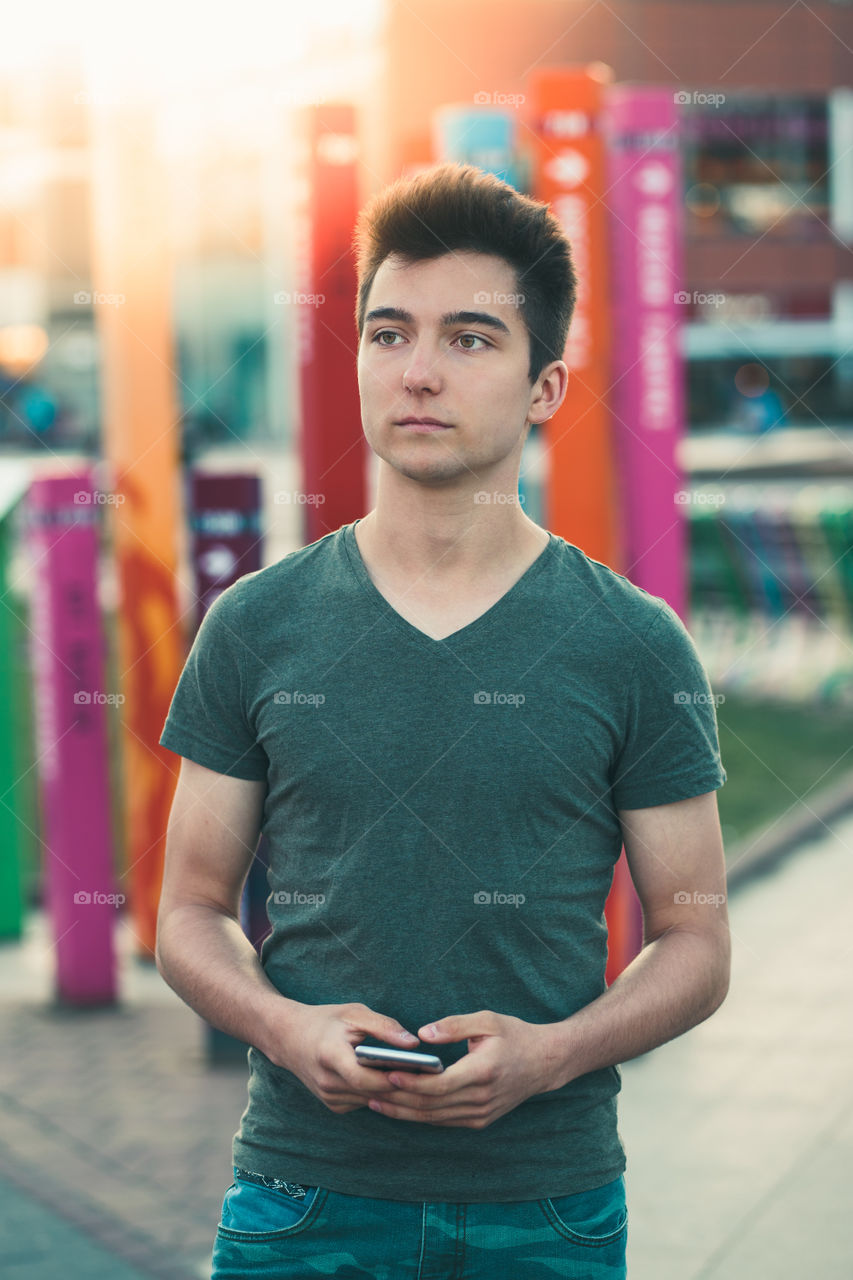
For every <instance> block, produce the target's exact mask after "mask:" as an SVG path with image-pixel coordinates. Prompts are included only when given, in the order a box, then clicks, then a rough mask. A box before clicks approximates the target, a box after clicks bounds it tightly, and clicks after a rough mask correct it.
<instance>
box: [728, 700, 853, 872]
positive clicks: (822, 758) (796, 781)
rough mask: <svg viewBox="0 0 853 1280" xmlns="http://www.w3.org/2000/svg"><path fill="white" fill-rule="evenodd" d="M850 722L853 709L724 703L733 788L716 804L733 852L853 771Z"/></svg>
mask: <svg viewBox="0 0 853 1280" xmlns="http://www.w3.org/2000/svg"><path fill="white" fill-rule="evenodd" d="M851 720H853V718H852V717H851V714H850V708H849V706H848V707H842V708H839V709H838V710H831V709H827V708H823V707H820V708H817V707H795V706H785V705H781V704H779V703H768V702H749V701H747V700H746V699H744V698H742V697H737V696H734V695H729V694H727V695H726V700H725V702H722V703H720V704H719V705H718V706H717V723H718V726H719V732H720V751H721V754H722V758H723V765H724V767H725V770H726V773H727V774H728V781H727V782H726V784H725V786H724V787H722V788H721V789H720V790H719V791H718V792H717V796H718V802H719V807H720V822H721V824H722V827H723V837H724V839H725V842H726V846H727V848H728V849H731V848H732V847H733V846H734V845H735V844H736V843H737V842H738V841H740V840H742V839H744V838H745V837H747V836H752V835H756V834H758V833H759V832H760V831H762V830H763V829H764V828H765V827H767V826H768V825H769V824H770V823H771V822H773V821H774V820H775V819H776V818H778V817H779V816H780V815H781V814H783V813H784V812H785V811H786V810H788V809H790V807H791V806H792V805H795V804H797V802H798V801H799V800H800V799H801V798H802V799H805V800H809V799H810V800H812V801H813V800H814V798H815V797H816V796H817V794H818V793H819V792H820V791H822V790H823V789H824V788H825V787H827V786H830V785H831V784H832V783H835V782H838V781H839V780H840V779H841V778H842V777H843V776H844V775H845V774H849V773H850V772H851V771H853V723H851Z"/></svg>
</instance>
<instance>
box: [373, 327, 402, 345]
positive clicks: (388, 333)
mask: <svg viewBox="0 0 853 1280" xmlns="http://www.w3.org/2000/svg"><path fill="white" fill-rule="evenodd" d="M400 336H401V335H400V334H399V333H394V331H393V330H392V329H380V330H379V332H378V333H374V335H373V337H372V338H371V339H370V341H371V342H375V343H377V345H378V346H380V347H393V346H395V345H396V344H395V343H393V342H380V341H379V339H380V338H399V337H400Z"/></svg>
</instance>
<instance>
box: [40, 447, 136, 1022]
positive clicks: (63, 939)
mask: <svg viewBox="0 0 853 1280" xmlns="http://www.w3.org/2000/svg"><path fill="white" fill-rule="evenodd" d="M109 499H110V495H107V494H103V493H101V492H100V491H98V490H94V489H93V488H92V481H91V476H90V474H89V473H88V472H86V471H81V472H79V473H77V474H72V475H62V476H50V477H44V478H40V479H37V480H35V481H34V482H33V485H32V488H31V490H30V497H29V518H30V529H31V545H32V550H33V558H34V570H33V573H34V579H33V596H32V606H33V608H32V619H31V627H32V632H33V637H32V663H33V672H34V676H35V703H36V739H37V748H38V769H39V792H40V798H41V806H42V820H43V830H44V846H45V848H44V864H43V866H44V888H45V900H46V905H47V909H48V912H49V915H50V923H51V932H52V935H53V938H54V943H55V965H56V969H55V974H56V980H55V993H56V997H57V999H59V1000H61V1001H64V1002H67V1003H69V1004H74V1005H89V1004H104V1003H111V1002H112V1001H114V1000H115V998H116V957H115V948H114V939H113V935H114V930H115V925H116V920H117V909H118V907H119V906H121V904H122V903H123V902H124V897H123V895H122V894H121V893H120V892H118V891H117V889H116V885H115V878H114V873H113V857H112V853H113V850H112V831H111V825H110V794H109V773H108V768H107V722H106V714H107V706H108V705H109V703H110V702H111V701H116V702H117V701H118V700H119V698H120V697H121V695H120V694H117V693H116V692H115V691H113V690H109V689H106V688H105V685H104V635H103V629H102V626H101V616H100V611H99V608H98V600H97V550H98V507H99V505H100V503H101V502H102V501H108V500H109Z"/></svg>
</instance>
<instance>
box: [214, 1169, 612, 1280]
mask: <svg viewBox="0 0 853 1280" xmlns="http://www.w3.org/2000/svg"><path fill="white" fill-rule="evenodd" d="M627 1232H628V1214H627V1210H626V1207H625V1179H624V1175H622V1176H620V1177H618V1178H616V1179H615V1180H614V1181H613V1182H610V1183H608V1184H607V1185H606V1186H604V1187H597V1188H596V1189H595V1190H594V1191H582V1192H580V1193H579V1194H578V1195H573V1196H559V1197H557V1198H556V1199H551V1200H514V1201H510V1202H507V1203H491V1204H446V1203H439V1204H425V1203H420V1202H415V1201H411V1200H372V1199H367V1198H365V1197H362V1196H349V1195H342V1194H341V1193H340V1192H337V1191H328V1190H326V1189H325V1188H323V1187H302V1186H300V1185H299V1184H298V1183H291V1182H282V1181H281V1180H279V1179H274V1178H264V1177H263V1176H262V1175H260V1174H255V1173H247V1172H246V1171H245V1170H242V1169H236V1168H235V1170H234V1182H233V1183H232V1184H231V1186H230V1187H229V1188H228V1190H227V1191H226V1193H225V1199H224V1201H223V1205H222V1221H221V1223H220V1225H219V1230H218V1231H217V1234H216V1244H215V1247H214V1251H213V1272H212V1277H211V1280H246V1277H253V1276H259V1277H265V1278H266V1280H273V1277H275V1280H297V1277H298V1280H310V1277H316V1276H337V1277H339V1280H554V1278H555V1277H556V1276H567V1277H570V1280H571V1278H573V1280H625V1277H626V1274H627V1273H626V1270H625V1244H626V1240H627Z"/></svg>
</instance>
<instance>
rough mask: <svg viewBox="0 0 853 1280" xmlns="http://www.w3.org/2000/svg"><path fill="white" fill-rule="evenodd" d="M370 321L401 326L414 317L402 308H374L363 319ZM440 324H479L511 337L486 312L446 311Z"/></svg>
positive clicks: (499, 323)
mask: <svg viewBox="0 0 853 1280" xmlns="http://www.w3.org/2000/svg"><path fill="white" fill-rule="evenodd" d="M372 320H399V321H400V323H401V324H414V323H415V317H414V316H413V315H412V313H411V311H405V310H404V309H403V308H402V307H374V308H373V310H372V311H368V313H367V315H366V316H365V317H364V323H365V324H370V322H371V321H372ZM440 324H441V327H442V328H443V329H449V328H450V327H451V325H454V324H481V325H485V327H486V328H488V329H496V330H497V331H498V332H499V333H505V334H506V335H507V336H508V337H512V334H511V333H510V331H509V329H508V328H507V326H506V325H505V324H504V322H503V320H499V319H498V317H497V316H493V315H490V314H489V312H488V311H446V312H445V313H444V315H443V316H442V317H441V321H440Z"/></svg>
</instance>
